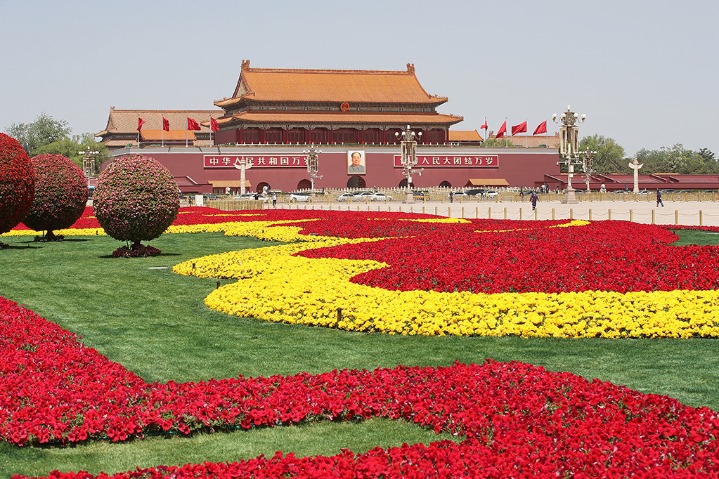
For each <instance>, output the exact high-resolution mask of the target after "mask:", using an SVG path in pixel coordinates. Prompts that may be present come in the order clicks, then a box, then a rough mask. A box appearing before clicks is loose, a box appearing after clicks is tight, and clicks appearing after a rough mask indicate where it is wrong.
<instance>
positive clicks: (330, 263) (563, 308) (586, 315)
mask: <svg viewBox="0 0 719 479" xmlns="http://www.w3.org/2000/svg"><path fill="white" fill-rule="evenodd" d="M279 223H280V222H276V221H275V222H271V223H270V222H262V221H258V222H250V223H227V224H223V225H209V226H212V227H213V228H225V231H226V234H228V235H237V236H255V237H258V238H261V239H265V240H271V241H284V242H293V243H291V244H286V245H281V246H272V247H266V248H258V249H252V250H243V251H235V252H230V253H224V254H218V255H211V256H205V257H202V258H198V259H193V260H190V261H186V262H184V263H181V264H179V265H177V266H175V268H174V271H175V272H176V273H179V274H184V275H195V276H199V277H205V278H232V279H236V280H237V282H235V283H232V284H228V285H225V286H223V287H221V288H218V289H217V290H215V291H213V292H212V293H211V294H210V295H208V296H207V298H206V299H205V304H206V305H207V306H208V307H209V308H212V309H215V310H217V311H221V312H224V313H227V314H229V315H234V316H240V317H254V318H258V319H261V320H265V321H273V322H285V323H290V324H303V325H312V326H324V327H332V328H339V329H344V330H348V331H365V332H382V333H387V334H403V335H458V336H472V335H477V336H506V335H516V336H522V337H561V338H582V337H604V338H627V337H628V338H638V337H648V338H660V337H669V338H689V337H694V336H700V337H719V307H718V306H719V292H718V291H686V290H677V291H658V292H629V293H618V292H606V291H584V292H566V293H498V294H481V293H479V294H478V293H469V292H455V293H442V292H435V291H391V290H386V289H382V288H375V287H370V286H365V285H360V284H355V283H352V282H351V281H350V279H351V278H352V277H353V276H355V275H357V274H360V273H363V272H366V271H370V270H372V269H378V268H384V267H387V266H388V265H386V264H384V263H379V262H376V261H371V260H347V259H327V258H322V259H313V258H305V257H302V256H296V255H295V253H298V252H300V251H303V250H307V249H313V248H324V247H331V246H336V245H340V244H351V243H360V242H365V241H383V240H382V239H343V238H332V237H322V236H307V235H300V234H299V231H300V228H299V227H296V226H282V225H279ZM292 223H297V221H292ZM581 224H583V223H582V222H575V223H574V224H573V225H569V226H579V225H581ZM183 228H186V227H183ZM218 231H219V229H218Z"/></svg>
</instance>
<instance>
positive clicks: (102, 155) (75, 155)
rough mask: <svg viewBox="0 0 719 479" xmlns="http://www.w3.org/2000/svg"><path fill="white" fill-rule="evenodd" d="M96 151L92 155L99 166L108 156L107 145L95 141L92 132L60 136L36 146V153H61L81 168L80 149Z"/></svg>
mask: <svg viewBox="0 0 719 479" xmlns="http://www.w3.org/2000/svg"><path fill="white" fill-rule="evenodd" d="M87 150H90V151H97V154H96V155H94V158H95V164H96V165H97V166H99V165H100V164H101V163H102V162H103V161H104V160H106V159H107V158H108V157H109V153H108V150H107V146H105V145H103V144H102V143H98V142H97V141H95V137H94V135H93V134H92V133H84V134H82V135H73V136H72V138H62V139H60V140H57V141H53V142H52V143H48V144H47V145H44V146H41V147H40V148H37V150H36V153H35V154H36V155H41V154H54V155H62V156H64V157H66V158H69V159H70V160H72V162H73V163H75V164H76V165H77V166H79V167H80V168H82V166H83V165H82V160H83V158H82V155H81V154H80V152H82V151H87Z"/></svg>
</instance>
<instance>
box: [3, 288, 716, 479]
mask: <svg viewBox="0 0 719 479" xmlns="http://www.w3.org/2000/svg"><path fill="white" fill-rule="evenodd" d="M0 358H1V359H0V436H1V437H3V438H4V439H5V440H6V441H9V442H12V443H14V444H18V445H23V444H26V443H28V442H32V443H51V442H78V441H83V440H86V439H90V438H107V439H109V440H112V441H122V440H125V439H127V438H129V437H141V436H142V434H143V433H147V432H150V431H174V432H179V433H182V434H189V433H191V432H192V431H195V430H224V429H233V428H243V429H249V428H254V427H273V426H281V425H286V424H293V423H298V422H303V421H312V420H349V419H366V418H370V417H385V418H390V419H400V418H402V419H406V420H408V421H412V422H414V423H416V424H419V425H421V426H425V427H428V428H431V429H433V430H434V431H438V432H439V431H449V432H452V433H454V434H457V435H463V436H465V437H466V439H465V440H464V441H463V442H461V443H460V444H455V443H452V442H438V443H433V444H430V445H426V446H424V445H415V446H406V445H405V446H402V447H399V448H391V449H389V450H387V451H384V450H380V449H376V450H373V451H370V452H368V453H366V454H357V455H355V454H353V453H351V452H349V451H345V452H343V453H342V454H339V455H337V456H333V457H330V458H326V457H315V458H303V459H298V458H295V457H294V456H292V455H289V456H282V455H279V454H278V455H276V456H275V457H273V458H269V459H266V458H264V457H260V458H257V459H253V460H249V461H242V462H238V463H232V464H219V463H204V464H201V465H187V466H182V467H156V468H150V469H145V470H141V471H135V472H128V473H124V474H118V475H117V476H116V477H128V478H129V477H150V476H151V477H190V476H191V477H218V478H219V477H286V476H287V475H291V476H293V477H350V476H352V477H378V476H380V475H384V476H385V477H429V476H434V477H458V476H462V475H463V474H467V475H472V476H477V477H510V476H515V477H516V476H528V475H533V476H537V475H539V476H547V475H550V474H551V475H555V474H556V475H559V476H560V477H563V476H566V475H574V476H575V477H583V476H584V477H597V476H606V475H607V474H611V475H617V476H629V475H635V474H639V475H641V474H648V472H649V471H651V473H652V476H653V477H661V476H666V475H669V474H671V475H674V476H677V477H681V476H682V475H683V474H684V475H686V477H690V475H691V474H699V473H709V472H710V471H714V470H715V468H716V465H717V464H719V449H718V448H717V445H718V444H717V437H718V436H719V417H718V416H717V414H716V413H715V412H714V411H712V410H710V409H707V408H690V407H686V406H683V405H682V404H680V403H679V402H678V401H676V400H674V399H671V398H668V397H663V396H657V395H651V394H641V393H639V392H636V391H632V390H630V389H627V388H624V387H619V386H615V385H612V384H609V383H606V382H601V381H597V380H593V381H587V380H585V379H583V378H581V377H578V376H575V375H572V374H569V373H551V372H547V371H545V370H544V369H543V368H541V367H535V366H532V365H527V364H522V363H516V362H513V363H499V362H495V361H491V360H490V361H487V362H486V363H485V364H483V365H473V364H470V365H464V364H459V363H457V364H454V365H452V366H449V367H437V368H434V367H403V366H398V367H396V368H393V369H377V370H375V371H356V370H354V371H347V370H345V371H331V372H327V373H323V374H317V375H311V374H307V373H303V374H297V375H294V376H287V377H284V376H273V377H269V378H244V377H238V378H233V379H222V380H209V381H204V382H198V383H184V384H178V383H174V382H169V383H167V384H158V383H154V384H147V383H145V382H143V381H142V380H141V379H140V378H138V377H137V376H135V375H134V374H132V373H130V372H129V371H127V370H125V369H124V368H123V367H122V366H120V365H117V364H115V363H112V362H110V361H109V360H107V359H106V358H104V357H103V356H101V355H100V354H98V353H97V352H96V351H95V350H93V349H91V348H86V347H84V346H82V345H81V344H80V343H78V342H77V340H76V337H75V336H74V335H73V334H71V333H68V332H66V331H63V330H62V329H60V328H59V327H57V326H55V325H53V324H50V323H49V322H47V321H46V320H44V319H42V318H40V317H39V316H37V315H36V314H34V313H32V312H31V311H28V310H26V309H23V308H21V307H19V306H18V305H17V304H15V303H13V302H11V301H8V300H5V299H4V298H0ZM50 477H58V478H59V477H63V478H70V477H90V476H89V475H87V474H84V473H80V474H69V473H68V474H61V473H54V474H51V476H50ZM103 477H105V476H103Z"/></svg>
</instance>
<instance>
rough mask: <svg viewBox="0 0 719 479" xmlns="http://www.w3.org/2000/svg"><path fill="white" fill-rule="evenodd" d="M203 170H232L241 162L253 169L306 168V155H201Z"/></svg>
mask: <svg viewBox="0 0 719 479" xmlns="http://www.w3.org/2000/svg"><path fill="white" fill-rule="evenodd" d="M202 160H203V167H204V168H234V167H235V165H238V166H239V165H240V164H241V163H242V160H244V161H245V162H247V163H248V164H250V165H252V167H253V168H307V155H282V156H280V155H203V156H202Z"/></svg>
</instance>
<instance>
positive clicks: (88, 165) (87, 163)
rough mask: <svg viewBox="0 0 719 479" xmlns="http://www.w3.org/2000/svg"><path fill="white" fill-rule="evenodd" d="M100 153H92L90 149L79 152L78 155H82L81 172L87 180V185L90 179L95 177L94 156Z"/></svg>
mask: <svg viewBox="0 0 719 479" xmlns="http://www.w3.org/2000/svg"><path fill="white" fill-rule="evenodd" d="M98 153H100V152H99V151H92V150H90V147H89V146H88V147H85V150H84V151H79V152H78V155H82V171H83V173H84V174H85V178H87V184H88V185H89V184H90V178H92V177H94V176H95V173H96V172H97V169H96V165H95V155H97V154H98Z"/></svg>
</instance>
